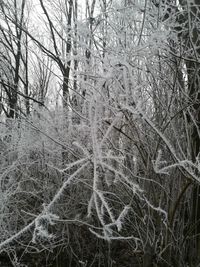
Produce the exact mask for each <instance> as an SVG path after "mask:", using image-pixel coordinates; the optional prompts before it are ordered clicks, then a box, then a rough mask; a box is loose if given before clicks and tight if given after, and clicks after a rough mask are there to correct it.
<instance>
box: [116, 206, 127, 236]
mask: <svg viewBox="0 0 200 267" xmlns="http://www.w3.org/2000/svg"><path fill="white" fill-rule="evenodd" d="M129 210H130V207H129V206H125V207H124V209H123V211H122V212H121V214H120V215H119V217H118V219H117V220H116V222H115V223H116V226H117V230H118V231H119V232H120V231H121V230H122V224H123V222H124V220H125V217H126V216H127V214H128V212H129Z"/></svg>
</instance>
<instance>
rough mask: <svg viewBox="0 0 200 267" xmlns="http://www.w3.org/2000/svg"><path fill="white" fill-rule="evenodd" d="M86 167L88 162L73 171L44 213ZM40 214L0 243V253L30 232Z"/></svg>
mask: <svg viewBox="0 0 200 267" xmlns="http://www.w3.org/2000/svg"><path fill="white" fill-rule="evenodd" d="M87 165H88V162H87V163H85V164H84V165H83V166H81V167H80V168H79V169H78V170H77V171H75V172H74V173H73V174H72V175H71V176H70V177H69V178H68V180H67V181H65V182H64V183H63V185H62V187H61V188H60V189H59V190H58V192H57V193H56V194H55V196H54V198H53V199H52V201H51V202H50V203H49V204H48V205H47V206H46V208H45V210H46V212H49V211H50V210H51V208H53V206H54V204H55V203H56V202H57V201H58V200H59V199H60V197H61V196H62V194H63V192H64V190H65V188H66V187H67V186H68V185H69V184H70V183H71V182H72V181H73V180H74V179H75V178H76V176H77V175H78V174H79V173H80V172H81V171H82V170H83V169H84V168H85V167H86V166H87ZM41 216H42V213H41V214H39V215H38V216H37V217H36V218H35V219H34V220H33V221H32V222H31V223H29V224H28V225H27V226H25V227H24V228H23V229H22V230H20V231H19V232H17V233H16V234H15V235H13V236H11V237H9V238H8V239H6V240H5V241H3V242H1V243H0V251H1V250H2V249H4V248H5V247H6V246H7V245H9V244H10V243H12V242H14V241H15V240H17V239H19V238H20V237H21V236H22V235H23V234H25V233H26V232H27V231H30V230H31V229H32V228H33V227H34V226H35V225H37V221H38V220H39V219H40V218H41Z"/></svg>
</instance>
